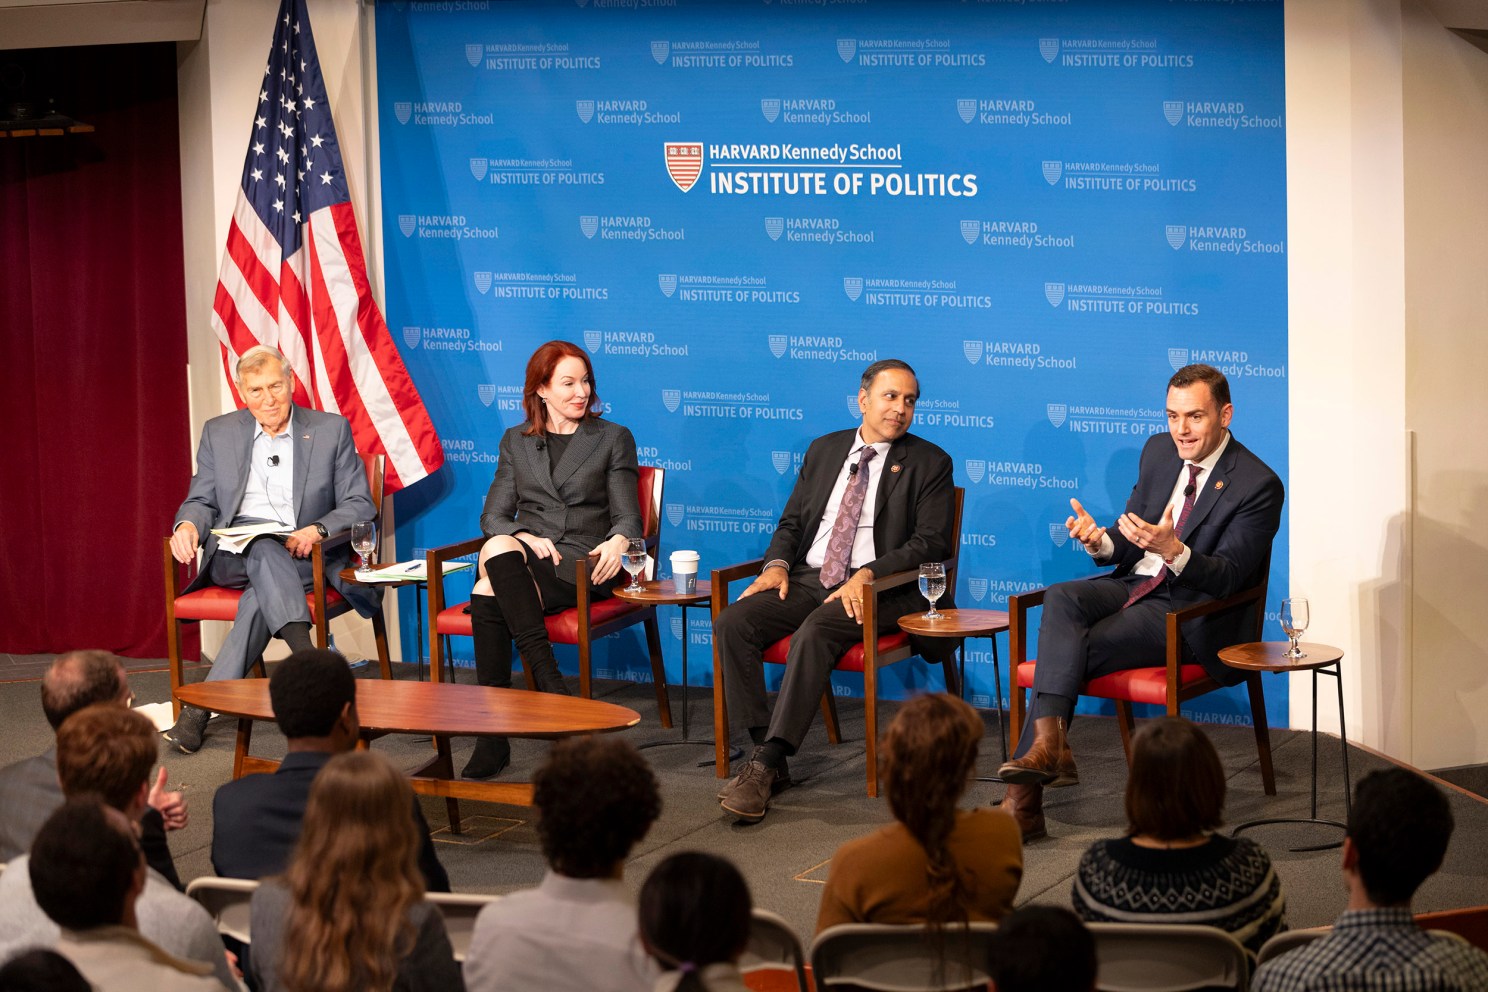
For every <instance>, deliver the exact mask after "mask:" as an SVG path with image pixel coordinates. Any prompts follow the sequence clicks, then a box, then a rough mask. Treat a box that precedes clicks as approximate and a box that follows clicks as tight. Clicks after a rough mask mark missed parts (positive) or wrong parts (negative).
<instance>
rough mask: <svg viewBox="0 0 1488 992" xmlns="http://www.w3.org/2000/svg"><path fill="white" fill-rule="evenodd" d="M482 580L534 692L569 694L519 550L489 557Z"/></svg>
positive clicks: (540, 602)
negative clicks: (514, 645)
mask: <svg viewBox="0 0 1488 992" xmlns="http://www.w3.org/2000/svg"><path fill="white" fill-rule="evenodd" d="M486 579H487V581H489V582H490V583H491V592H492V593H493V595H494V596H495V598H496V601H497V602H498V603H500V604H501V616H502V618H503V619H504V620H505V622H506V629H507V630H508V631H510V636H511V639H512V640H513V641H515V642H516V645H517V650H518V651H519V652H521V654H522V664H524V665H526V666H527V670H528V671H529V672H531V673H532V681H533V682H534V683H535V684H536V685H537V688H538V690H539V691H541V692H551V693H555V694H557V695H560V696H567V695H569V692H568V686H567V685H566V684H565V683H564V681H563V675H562V674H561V673H560V672H559V671H558V660H557V659H556V658H554V657H553V644H552V642H551V641H549V640H548V626H547V624H546V623H544V622H543V611H542V601H541V600H540V599H538V598H537V587H536V586H534V585H533V584H532V573H531V572H529V571H527V559H526V558H525V557H523V555H522V553H521V552H520V551H508V552H505V553H504V554H499V555H496V556H495V557H493V558H489V559H487V560H486ZM471 602H472V603H473V602H474V600H473V599H472V600H471ZM508 657H510V656H509V655H508ZM508 672H510V669H508Z"/></svg>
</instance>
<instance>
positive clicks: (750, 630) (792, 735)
mask: <svg viewBox="0 0 1488 992" xmlns="http://www.w3.org/2000/svg"><path fill="white" fill-rule="evenodd" d="M919 398H920V383H919V379H918V378H917V377H916V376H915V373H914V369H912V368H910V367H909V365H907V364H906V363H904V362H902V361H899V360H898V359H892V358H891V359H884V360H883V361H879V362H875V363H874V364H872V365H870V366H869V367H868V368H867V370H866V371H864V373H863V376H862V379H861V380H860V383H859V389H858V408H859V409H860V410H861V411H862V414H863V422H862V424H861V425H860V426H859V427H858V428H857V429H856V430H846V431H837V432H834V433H832V434H827V435H825V436H823V437H819V438H817V439H816V440H815V441H813V442H812V443H811V447H810V448H808V449H807V451H806V458H805V460H804V461H803V462H802V463H801V474H800V476H799V477H798V478H797V479H796V485H795V488H794V489H793V490H791V494H790V499H789V500H787V501H786V504H785V510H784V512H782V513H781V515H780V521H779V522H778V523H777V524H776V526H775V535H774V537H773V538H771V540H770V547H769V549H768V550H767V551H766V552H765V566H764V568H763V569H762V570H761V571H760V575H759V578H757V579H755V580H754V583H753V584H752V585H750V586H749V588H747V589H745V590H744V592H743V593H742V594H740V596H739V599H738V601H737V602H735V603H733V604H732V605H730V606H729V607H728V608H727V609H726V610H724V611H723V612H722V613H720V614H719V616H718V621H717V623H716V624H715V625H714V630H713V637H714V639H715V641H716V642H717V643H718V646H719V651H720V654H721V656H722V658H723V664H724V691H725V693H726V696H725V698H726V700H727V702H728V708H729V713H730V714H732V715H733V716H734V717H735V719H736V721H737V722H738V723H742V724H743V725H744V726H746V727H748V728H749V735H750V737H751V738H752V739H753V740H754V743H755V745H756V747H755V750H754V754H753V756H752V757H751V758H750V760H749V763H748V764H747V765H745V768H744V771H743V773H742V774H740V775H739V776H737V777H736V778H734V779H733V780H732V781H731V782H729V784H728V785H727V786H725V787H724V790H723V792H722V793H720V795H719V797H718V798H719V801H720V803H721V805H722V806H723V809H724V811H725V812H727V813H729V814H731V815H733V816H735V817H737V818H738V819H740V820H743V821H745V822H749V823H753V822H757V821H759V820H760V819H762V818H763V817H764V815H765V810H766V809H767V808H768V806H769V802H770V797H771V796H772V795H773V794H774V793H776V792H779V791H780V789H782V788H784V787H785V786H786V785H789V784H790V773H789V771H788V769H787V767H786V760H785V759H786V758H787V757H789V756H790V755H793V754H795V753H796V749H797V748H798V747H800V745H801V740H802V738H804V737H805V736H806V731H807V729H808V728H809V727H810V726H811V719H812V717H813V715H814V714H815V713H816V707H817V703H818V702H819V701H820V699H821V697H822V693H823V692H824V691H825V690H826V688H827V684H828V682H829V680H830V678H831V674H832V668H833V667H834V666H835V665H836V663H837V659H838V658H839V657H840V656H841V654H842V652H843V651H845V650H847V649H848V648H849V647H851V646H852V645H853V644H854V643H856V642H858V641H861V640H862V638H863V629H862V624H863V595H864V588H863V587H864V585H865V584H866V583H868V582H869V581H871V580H873V579H874V578H876V577H882V576H886V575H889V574H891V573H893V572H901V571H904V570H905V569H911V568H916V567H918V566H919V565H921V564H923V563H924V562H929V561H944V560H945V559H946V558H948V557H950V556H951V555H952V554H954V553H955V549H954V548H953V547H951V529H952V517H953V515H954V505H955V495H954V487H953V484H952V479H951V458H950V456H949V455H947V454H946V453H945V452H944V451H942V450H941V449H940V448H938V447H936V446H935V445H933V444H931V443H930V442H929V441H926V440H924V439H923V438H918V437H915V436H914V435H913V434H910V433H909V425H910V424H911V423H912V422H913V421H914V411H915V404H916V403H917V402H918V401H919ZM951 592H952V591H951V590H947V596H946V597H945V598H943V599H942V605H945V606H952V605H954V604H953V603H952V602H951V601H950V593H951ZM923 602H924V601H923V600H921V599H920V598H919V596H918V593H917V591H916V590H915V589H914V587H912V586H906V587H904V588H903V589H897V590H893V591H892V592H890V593H889V594H887V595H886V596H885V597H884V602H883V603H882V604H881V608H880V612H879V614H878V622H879V631H880V633H883V632H885V631H889V630H895V629H897V623H896V621H897V618H898V617H900V616H902V615H903V614H905V613H908V612H910V611H911V610H913V609H915V608H916V607H918V606H921V605H922V604H923ZM787 635H789V636H790V638H791V642H790V654H789V655H788V656H787V660H786V665H785V677H784V680H783V681H782V682H781V685H780V696H779V698H778V699H777V700H776V703H775V706H774V709H773V710H772V709H771V707H770V705H769V702H768V701H767V699H766V697H765V674H764V665H763V663H762V661H761V657H762V655H763V652H764V649H765V648H766V647H768V646H769V645H771V644H773V643H775V642H776V641H778V640H779V639H780V638H782V637H785V636H787ZM937 641H938V643H934V644H928V645H926V646H925V648H924V650H927V651H929V650H935V649H936V648H940V649H941V650H945V649H946V648H947V645H953V644H954V642H953V641H950V640H948V639H943V638H942V639H937Z"/></svg>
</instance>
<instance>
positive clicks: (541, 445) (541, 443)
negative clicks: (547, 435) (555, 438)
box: [537, 438, 548, 451]
mask: <svg viewBox="0 0 1488 992" xmlns="http://www.w3.org/2000/svg"><path fill="white" fill-rule="evenodd" d="M547 447H548V442H546V441H544V440H543V439H542V438H538V439H537V450H538V451H546V450H547Z"/></svg>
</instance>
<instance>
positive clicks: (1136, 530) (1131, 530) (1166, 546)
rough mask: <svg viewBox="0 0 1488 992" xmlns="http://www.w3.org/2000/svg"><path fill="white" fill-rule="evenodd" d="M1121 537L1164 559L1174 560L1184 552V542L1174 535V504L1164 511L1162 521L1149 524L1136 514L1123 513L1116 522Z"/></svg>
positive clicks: (1170, 504)
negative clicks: (1173, 558) (1174, 557)
mask: <svg viewBox="0 0 1488 992" xmlns="http://www.w3.org/2000/svg"><path fill="white" fill-rule="evenodd" d="M1116 526H1117V527H1118V528H1120V530H1121V536H1122V537H1124V538H1126V539H1127V540H1128V541H1130V542H1131V543H1133V544H1135V545H1136V546H1137V547H1139V548H1141V549H1142V550H1143V551H1152V552H1155V553H1156V554H1159V555H1161V556H1162V557H1163V558H1172V557H1173V556H1175V555H1177V554H1178V553H1179V552H1180V551H1182V550H1183V542H1182V541H1180V540H1178V538H1177V537H1176V536H1174V534H1173V504H1172V503H1169V504H1168V506H1167V509H1165V510H1163V515H1162V519H1161V520H1159V521H1158V522H1157V523H1155V524H1149V523H1148V522H1147V521H1145V520H1143V519H1142V518H1141V517H1139V516H1137V515H1136V514H1135V513H1123V514H1122V515H1121V518H1120V519H1119V520H1117V521H1116Z"/></svg>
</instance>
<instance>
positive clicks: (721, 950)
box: [639, 851, 753, 992]
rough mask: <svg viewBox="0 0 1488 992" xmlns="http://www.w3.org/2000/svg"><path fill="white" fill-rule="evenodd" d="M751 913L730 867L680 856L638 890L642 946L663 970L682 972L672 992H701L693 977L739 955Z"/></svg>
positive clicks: (712, 858) (691, 854)
mask: <svg viewBox="0 0 1488 992" xmlns="http://www.w3.org/2000/svg"><path fill="white" fill-rule="evenodd" d="M752 909H753V906H752V904H751V902H750V898H749V886H748V885H747V884H745V882H744V876H743V875H740V874H739V869H737V868H735V867H734V866H733V864H732V863H731V862H730V861H728V860H727V859H725V858H720V857H718V856H717V855H715V854H703V853H701V852H699V851H682V852H681V853H678V854H673V855H672V856H671V857H669V858H667V859H666V860H665V861H663V862H662V863H661V864H659V865H657V866H656V868H655V869H654V870H653V871H652V872H651V875H650V877H648V878H647V879H646V884H645V885H642V886H641V896H640V909H639V913H640V925H641V943H643V944H644V945H645V947H646V951H647V952H648V953H649V954H650V955H651V956H652V957H654V958H655V959H656V960H657V961H659V962H660V963H661V966H662V968H663V969H665V970H667V971H678V970H680V971H681V972H682V979H681V981H679V982H678V983H677V987H676V992H687V990H693V989H702V988H703V985H702V982H701V980H700V979H699V978H698V974H697V973H698V971H700V970H701V969H703V968H706V967H707V966H708V965H710V964H718V963H720V962H734V961H737V960H738V959H739V955H741V954H743V953H744V947H745V946H746V945H747V944H748V943H749V926H750V913H751V911H752Z"/></svg>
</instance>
